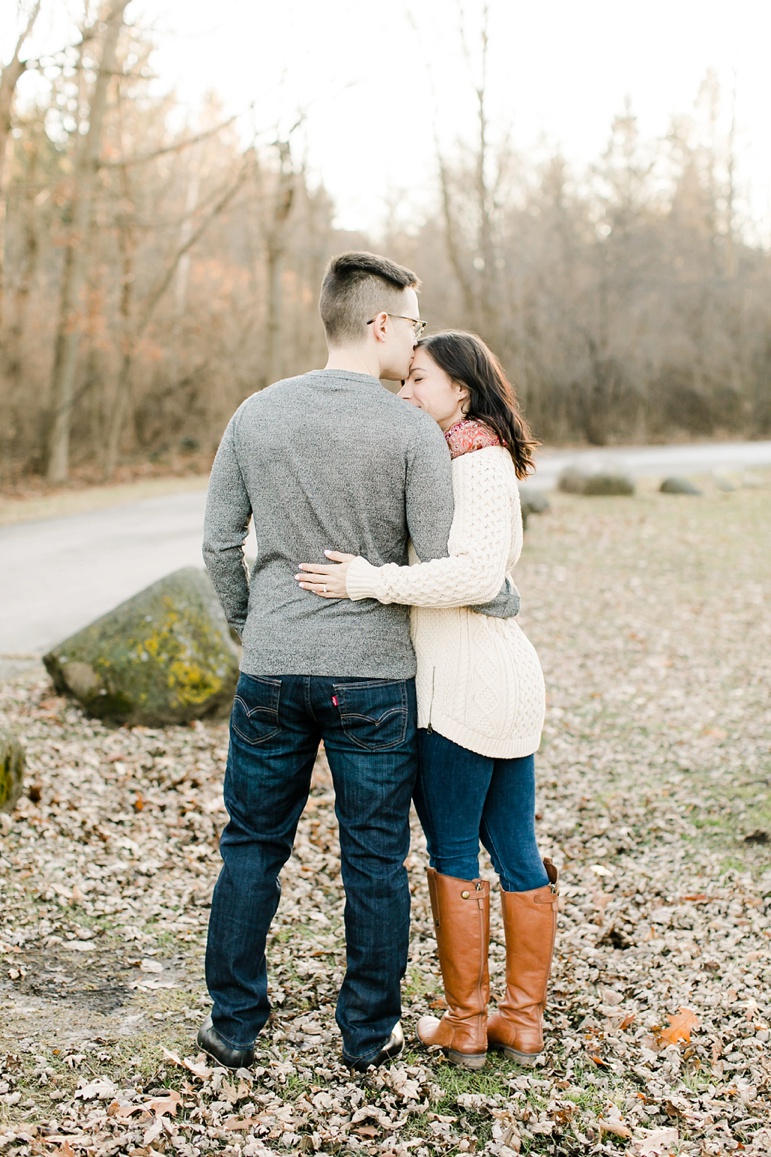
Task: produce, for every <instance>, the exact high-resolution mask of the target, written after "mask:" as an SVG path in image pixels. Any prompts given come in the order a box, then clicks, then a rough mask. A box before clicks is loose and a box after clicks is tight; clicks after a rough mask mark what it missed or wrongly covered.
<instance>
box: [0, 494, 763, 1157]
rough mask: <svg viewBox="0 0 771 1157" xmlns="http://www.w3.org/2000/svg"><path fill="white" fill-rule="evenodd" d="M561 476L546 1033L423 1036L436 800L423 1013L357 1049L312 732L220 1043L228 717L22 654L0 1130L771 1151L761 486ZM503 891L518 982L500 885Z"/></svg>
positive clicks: (535, 525) (549, 646) (59, 1138)
mask: <svg viewBox="0 0 771 1157" xmlns="http://www.w3.org/2000/svg"><path fill="white" fill-rule="evenodd" d="M768 481H771V479H768ZM553 506H554V509H553V512H552V513H551V514H549V515H546V516H544V517H543V518H541V519H536V520H533V522H532V524H531V528H530V529H529V530H528V539H527V544H526V550H525V554H524V557H523V560H522V563H521V566H520V568H519V575H518V580H519V584H520V587H521V589H522V592H523V598H524V606H525V613H524V614H523V626H524V628H525V630H526V631H527V632H528V634H529V635H530V637H531V638H532V639H533V641H534V642H535V643H536V646H537V647H538V650H539V653H540V655H541V659H542V662H543V666H544V670H545V674H546V679H547V686H548V688H549V714H548V723H547V728H546V733H545V736H544V743H543V746H542V750H541V753H540V755H539V760H538V765H539V777H540V790H539V817H540V819H539V831H540V838H541V843H542V850H543V852H544V854H551V855H552V856H553V858H554V859H555V861H556V862H557V863H558V864H560V865H561V866H562V896H563V904H562V907H563V910H562V913H561V916H560V931H559V941H558V958H557V960H556V962H555V969H554V976H553V981H552V986H551V1002H550V1008H549V1012H548V1019H549V1046H548V1050H547V1053H546V1055H545V1058H544V1061H543V1063H542V1064H541V1065H540V1066H539V1067H538V1068H536V1069H535V1070H532V1071H527V1070H522V1069H518V1068H517V1067H516V1066H515V1065H513V1064H510V1063H509V1062H506V1061H502V1060H500V1059H498V1058H494V1059H491V1060H490V1061H489V1062H488V1066H487V1068H486V1069H485V1070H483V1071H482V1072H481V1073H479V1074H470V1073H465V1072H460V1071H458V1070H457V1069H454V1068H453V1067H452V1066H450V1065H448V1064H446V1063H445V1062H443V1061H442V1060H441V1059H440V1058H436V1057H431V1056H429V1055H427V1054H426V1053H425V1052H424V1051H422V1050H420V1049H419V1048H417V1047H416V1046H415V1044H414V1036H413V1033H414V1023H415V1019H416V1017H417V1016H418V1015H419V1014H420V1013H421V1012H423V1011H425V1010H426V1008H427V1007H428V1006H429V1005H430V1004H431V1003H432V1002H433V1001H435V1000H436V997H437V996H438V994H439V984H438V979H437V974H436V971H437V970H436V963H435V958H434V947H433V938H432V935H431V928H430V919H429V913H428V908H427V897H426V891H425V885H424V874H423V869H424V866H425V851H424V844H423V841H422V838H421V836H420V833H419V832H418V831H417V829H416V830H415V841H414V847H413V852H412V854H411V857H410V860H409V869H410V873H411V880H412V884H413V891H414V906H413V915H414V922H413V944H412V954H411V961H410V967H409V971H408V975H407V978H406V983H405V1002H404V1003H405V1028H406V1030H407V1032H408V1034H409V1035H410V1037H411V1043H410V1046H409V1050H408V1052H407V1054H406V1056H405V1058H404V1060H403V1061H400V1062H399V1063H397V1064H395V1065H393V1066H392V1068H391V1069H390V1070H382V1071H379V1072H378V1073H376V1074H374V1075H371V1076H370V1077H368V1078H366V1079H363V1080H356V1081H352V1080H350V1079H349V1076H348V1074H347V1071H346V1070H345V1069H343V1068H342V1067H341V1065H340V1064H339V1063H338V1052H339V1038H338V1034H337V1031H336V1029H335V1026H334V999H335V993H336V990H337V987H338V985H339V981H340V978H341V975H342V968H343V956H342V952H341V943H342V934H341V922H342V893H341V889H340V881H339V873H338V859H337V845H336V832H335V822H334V814H333V810H332V799H331V793H330V788H329V781H328V775H327V773H326V769H325V765H324V763H323V760H321V761H320V763H319V765H318V767H317V774H316V781H315V786H314V790H313V795H312V799H311V801H310V805H309V807H308V809H307V811H306V813H305V815H304V817H303V820H302V823H301V828H300V833H299V836H298V842H297V848H296V855H295V857H293V859H292V861H291V862H290V864H289V865H288V866H287V869H286V871H285V873H284V880H283V898H282V902H281V906H280V909H279V915H278V918H277V920H276V923H275V926H274V931H273V937H272V944H271V949H270V967H271V989H272V998H273V1001H274V1004H275V1012H274V1015H273V1018H272V1021H271V1023H270V1025H269V1026H268V1028H267V1029H266V1031H265V1033H264V1034H263V1036H262V1037H261V1039H260V1041H259V1056H258V1063H257V1067H256V1068H255V1069H254V1070H252V1072H251V1073H250V1074H246V1073H241V1074H239V1075H238V1076H237V1077H231V1076H226V1075H225V1074H224V1072H223V1071H222V1070H216V1069H215V1070H213V1071H212V1070H211V1069H210V1068H207V1067H206V1066H205V1065H203V1064H201V1060H202V1058H201V1057H198V1058H197V1059H196V1049H195V1046H194V1043H193V1041H194V1034H195V1030H196V1028H197V1025H198V1023H199V1021H200V1019H201V1018H202V1016H203V1014H204V1012H205V1009H206V1007H207V1001H206V994H205V991H204V988H203V983H202V951H203V945H204V941H205V929H206V919H207V905H208V902H209V897H210V893H211V888H212V886H213V883H214V879H215V876H216V872H217V863H218V859H217V850H216V842H217V834H218V831H219V829H220V827H221V824H222V822H223V815H224V813H223V811H222V805H221V800H220V788H221V778H222V772H223V761H224V757H225V745H226V734H225V729H224V727H223V726H221V725H220V726H203V725H197V726H194V727H191V728H169V729H167V730H164V731H151V730H147V729H140V728H137V729H134V730H127V729H117V730H110V729H106V728H104V727H102V726H101V725H98V724H95V723H93V722H91V721H88V720H85V719H84V718H83V717H82V715H81V714H80V713H79V711H78V710H77V709H76V708H75V707H73V706H72V705H71V704H68V703H66V702H65V701H63V700H61V699H58V698H55V697H53V696H52V694H51V690H50V687H49V686H48V685H47V684H46V683H45V681H44V679H42V678H40V677H39V676H38V675H37V674H36V673H35V672H31V673H29V674H27V675H25V676H24V677H23V678H21V679H19V680H16V681H14V682H11V683H8V684H6V685H4V686H3V687H2V688H0V725H11V726H12V727H13V728H14V729H15V730H16V731H17V732H18V733H19V734H21V735H22V736H23V737H24V739H25V742H26V743H27V746H28V752H29V763H30V770H29V775H28V782H29V785H30V789H31V790H30V795H31V797H32V798H25V799H24V800H23V801H21V803H20V804H19V806H18V808H17V810H16V812H15V813H14V814H13V816H11V817H1V818H0V821H1V822H2V824H3V829H4V835H3V843H2V847H1V849H0V852H1V854H2V858H3V872H4V875H3V886H4V893H5V899H4V921H3V931H2V933H0V939H1V940H2V971H1V972H0V1001H2V1018H1V1021H0V1023H1V1024H2V1034H1V1035H2V1038H3V1049H4V1051H5V1058H4V1061H3V1067H2V1071H0V1122H4V1124H0V1149H5V1151H6V1152H16V1151H19V1152H35V1153H37V1152H40V1153H42V1152H51V1151H52V1148H51V1146H52V1144H53V1145H55V1146H56V1147H57V1148H58V1149H59V1151H60V1152H61V1153H62V1154H64V1157H71V1155H72V1153H77V1154H80V1153H83V1152H87V1153H89V1154H90V1153H94V1154H99V1155H102V1154H104V1155H106V1154H112V1153H126V1154H130V1155H132V1157H135V1155H137V1154H142V1155H143V1157H146V1155H149V1154H151V1153H152V1152H154V1151H162V1150H164V1149H165V1150H166V1151H169V1152H172V1151H173V1152H179V1153H182V1154H185V1155H186V1157H188V1155H189V1157H197V1154H199V1153H204V1152H209V1151H211V1152H216V1151H223V1152H227V1153H232V1154H235V1153H239V1152H243V1153H244V1155H245V1157H257V1155H259V1154H262V1153H266V1152H276V1151H285V1150H287V1149H300V1150H301V1151H303V1152H313V1151H317V1152H326V1153H339V1154H349V1153H351V1154H352V1153H362V1152H366V1153H373V1154H375V1153H377V1154H394V1155H396V1154H398V1155H406V1154H410V1153H413V1154H416V1155H417V1157H430V1155H431V1157H432V1155H433V1154H436V1153H442V1154H445V1153H446V1154H451V1153H452V1154H455V1153H463V1152H477V1153H481V1152H484V1153H490V1154H496V1155H498V1157H508V1155H509V1154H510V1153H513V1152H530V1153H538V1154H540V1153H543V1154H547V1153H549V1154H553V1153H556V1154H568V1155H571V1157H573V1155H575V1157H578V1155H579V1154H581V1155H583V1154H586V1153H589V1152H592V1153H617V1152H622V1151H626V1152H629V1153H632V1154H635V1155H639V1157H643V1155H644V1154H664V1153H667V1154H668V1153H672V1154H687V1155H689V1157H690V1155H693V1157H695V1155H697V1154H699V1155H702V1154H703V1155H707V1154H710V1155H718V1154H725V1153H731V1152H734V1151H736V1150H737V1149H740V1150H741V1151H743V1152H749V1153H752V1154H753V1155H755V1157H760V1155H761V1154H767V1153H768V1152H769V1151H771V1110H770V1109H769V1104H771V1101H770V1100H769V1093H770V1092H771V1088H770V1087H769V1086H770V1083H771V1061H769V1031H770V1029H769V1024H770V1022H769V1018H770V1017H771V1007H769V998H768V992H769V982H770V981H771V925H770V923H769V918H768V917H769V897H771V861H770V859H769V846H771V845H770V843H769V841H770V840H771V806H770V805H769V799H768V784H769V779H770V778H771V755H770V753H769V736H771V703H769V696H768V687H769V685H771V609H770V608H769V602H768V597H767V594H768V586H767V584H768V574H769V573H771V525H770V523H771V502H769V489H768V488H766V489H764V490H757V491H749V490H747V491H737V492H735V493H732V494H717V493H715V494H713V495H711V496H710V497H707V498H704V499H690V498H671V497H666V496H661V495H658V494H655V493H653V492H643V493H642V494H640V495H638V497H636V498H635V499H631V500H626V499H610V500H581V499H572V498H568V497H565V496H557V497H556V498H555V499H554V500H553ZM485 872H486V873H488V872H489V865H487V867H485ZM489 874H490V876H491V878H493V877H492V873H489ZM493 910H494V917H493V945H492V948H491V973H492V979H493V988H494V991H498V990H499V988H500V980H501V977H502V970H503V951H502V944H501V928H500V920H499V916H498V904H497V898H496V897H494V900H493ZM185 1058H188V1060H187V1062H186V1061H185ZM186 1064H187V1067H185V1066H186ZM53 1151H54V1152H55V1151H56V1149H54V1150H53Z"/></svg>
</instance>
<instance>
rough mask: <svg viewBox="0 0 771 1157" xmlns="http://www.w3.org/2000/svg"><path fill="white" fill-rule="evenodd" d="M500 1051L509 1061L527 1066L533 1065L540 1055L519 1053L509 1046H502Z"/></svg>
mask: <svg viewBox="0 0 771 1157" xmlns="http://www.w3.org/2000/svg"><path fill="white" fill-rule="evenodd" d="M501 1051H502V1053H503V1055H504V1056H505V1057H508V1058H509V1060H510V1061H516V1062H517V1064H518V1065H525V1066H527V1067H530V1066H531V1065H534V1064H535V1062H536V1061H537V1060H538V1058H539V1057H540V1056H542V1054H541V1053H520V1052H518V1051H517V1050H516V1049H510V1048H504V1049H502V1050H501Z"/></svg>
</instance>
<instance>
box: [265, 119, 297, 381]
mask: <svg viewBox="0 0 771 1157" xmlns="http://www.w3.org/2000/svg"><path fill="white" fill-rule="evenodd" d="M277 147H278V158H279V170H278V186H277V188H276V194H275V198H274V201H273V211H272V213H271V218H270V223H269V226H268V230H267V238H266V244H267V254H266V256H267V271H266V272H267V283H268V315H267V321H266V326H265V360H264V366H265V370H264V375H263V376H264V384H265V385H268V384H269V383H270V382H275V381H277V380H278V379H279V378H280V377H281V320H282V312H283V288H282V278H283V272H284V253H285V251H286V228H287V221H288V219H289V214H290V213H291V211H292V204H293V202H294V195H295V183H296V174H295V171H294V167H293V165H292V157H291V152H290V146H289V142H288V141H279V142H278V146H277Z"/></svg>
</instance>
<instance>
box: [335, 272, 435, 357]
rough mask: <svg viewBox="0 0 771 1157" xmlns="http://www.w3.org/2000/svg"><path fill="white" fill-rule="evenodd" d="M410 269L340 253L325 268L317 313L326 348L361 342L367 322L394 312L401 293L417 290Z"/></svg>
mask: <svg viewBox="0 0 771 1157" xmlns="http://www.w3.org/2000/svg"><path fill="white" fill-rule="evenodd" d="M419 288H420V281H419V280H418V278H417V277H416V276H415V274H414V273H413V272H412V270H411V269H405V267H404V266H403V265H396V263H395V262H393V261H389V260H388V258H387V257H379V256H378V255H377V254H376V253H367V252H360V253H341V254H340V256H339V257H333V258H332V260H331V261H330V263H329V265H328V266H327V271H326V273H325V274H324V280H323V281H322V283H321V297H320V298H319V313H320V314H321V320H322V322H323V323H324V332H325V333H326V335H327V341H328V342H329V343H330V345H340V344H345V343H348V342H356V343H357V344H358V343H359V342H361V341H363V340H364V336H365V333H366V328H367V322H368V321H370V320H371V319H372V318H373V317H375V316H376V315H377V314H378V313H380V312H381V311H382V310H385V311H386V312H387V313H390V312H391V311H392V310H398V309H399V307H400V305H401V296H402V294H403V292H404V290H405V289H415V290H417V289H419Z"/></svg>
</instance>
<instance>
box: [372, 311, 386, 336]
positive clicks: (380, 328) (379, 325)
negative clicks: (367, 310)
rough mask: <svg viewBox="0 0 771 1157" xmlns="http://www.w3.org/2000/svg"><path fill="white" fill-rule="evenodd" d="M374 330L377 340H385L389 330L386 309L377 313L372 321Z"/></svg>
mask: <svg viewBox="0 0 771 1157" xmlns="http://www.w3.org/2000/svg"><path fill="white" fill-rule="evenodd" d="M372 330H373V332H374V334H375V338H376V340H377V341H384V340H385V336H386V334H387V332H388V314H387V313H386V311H385V310H384V309H381V311H380V313H376V314H375V317H374V320H373V322H372Z"/></svg>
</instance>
